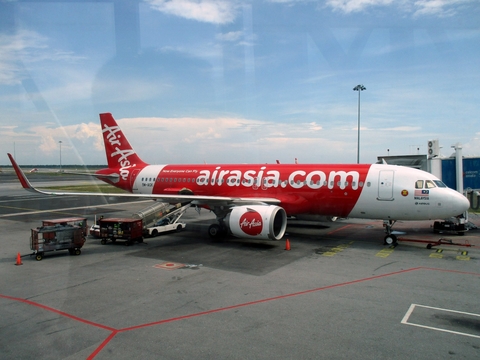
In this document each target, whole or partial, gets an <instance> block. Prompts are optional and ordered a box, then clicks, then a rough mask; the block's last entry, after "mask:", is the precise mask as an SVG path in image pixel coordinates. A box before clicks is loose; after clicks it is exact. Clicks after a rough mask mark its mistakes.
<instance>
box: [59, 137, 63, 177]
mask: <svg viewBox="0 0 480 360" xmlns="http://www.w3.org/2000/svg"><path fill="white" fill-rule="evenodd" d="M58 143H59V144H60V172H62V140H60V141H59V142H58Z"/></svg>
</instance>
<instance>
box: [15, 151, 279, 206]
mask: <svg viewBox="0 0 480 360" xmlns="http://www.w3.org/2000/svg"><path fill="white" fill-rule="evenodd" d="M7 155H8V157H9V158H10V161H11V163H12V166H13V169H14V170H15V173H16V174H17V177H18V179H19V180H20V183H21V185H22V187H23V188H24V189H25V190H27V191H30V192H34V193H37V194H43V195H54V196H65V195H70V196H72V195H73V196H103V197H125V198H137V199H152V200H159V201H162V202H167V203H172V204H173V203H175V204H176V203H179V202H181V203H185V202H190V203H191V204H192V205H198V206H202V205H207V206H209V205H211V206H221V205H224V206H235V205H256V204H280V203H281V201H280V200H279V199H275V198H260V197H258V198H257V197H255V198H241V197H228V196H198V195H180V194H172V195H162V194H131V193H95V192H70V191H65V192H62V191H49V190H40V189H37V188H36V187H34V186H33V185H32V184H31V183H30V181H28V179H27V177H26V176H25V173H24V172H23V171H22V169H20V167H19V166H18V164H17V162H16V161H15V159H14V158H13V156H12V155H11V154H7Z"/></svg>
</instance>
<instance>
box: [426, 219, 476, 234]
mask: <svg viewBox="0 0 480 360" xmlns="http://www.w3.org/2000/svg"><path fill="white" fill-rule="evenodd" d="M466 223H467V220H466V219H465V218H464V217H457V218H451V219H448V220H445V221H435V222H434V223H433V232H434V233H435V234H439V233H443V232H451V233H456V234H457V235H464V234H465V232H466V231H467V230H468V228H467V226H466Z"/></svg>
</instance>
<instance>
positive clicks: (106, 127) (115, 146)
mask: <svg viewBox="0 0 480 360" xmlns="http://www.w3.org/2000/svg"><path fill="white" fill-rule="evenodd" d="M100 124H101V126H102V134H103V141H104V142H105V152H106V155H107V162H108V167H109V168H110V169H116V168H129V167H131V166H137V167H138V166H142V165H147V164H146V163H145V162H143V161H142V160H141V159H140V157H139V156H138V155H137V153H136V152H135V150H133V148H132V146H131V145H130V143H129V142H128V140H127V137H126V136H125V135H124V134H123V132H122V130H121V129H120V127H119V126H118V124H117V122H116V121H115V119H114V118H113V116H112V114H110V113H104V114H100Z"/></svg>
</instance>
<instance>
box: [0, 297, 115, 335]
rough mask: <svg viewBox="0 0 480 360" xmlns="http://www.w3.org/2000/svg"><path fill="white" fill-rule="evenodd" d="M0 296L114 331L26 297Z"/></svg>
mask: <svg viewBox="0 0 480 360" xmlns="http://www.w3.org/2000/svg"><path fill="white" fill-rule="evenodd" d="M0 298H3V299H8V300H13V301H19V302H22V303H24V304H28V305H32V306H35V307H38V308H41V309H44V310H47V311H51V312H53V313H55V314H58V315H61V316H65V317H66V318H69V319H72V320H75V321H79V322H81V323H84V324H87V325H92V326H95V327H98V328H100V329H104V330H109V331H116V330H115V329H114V328H111V327H110V326H105V325H102V324H98V323H95V322H93V321H90V320H85V319H82V318H79V317H77V316H75V315H71V314H67V313H66V312H63V311H60V310H57V309H54V308H52V307H50V306H46V305H42V304H39V303H36V302H34V301H30V300H26V299H20V298H16V297H13V296H7V295H2V294H0Z"/></svg>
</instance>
